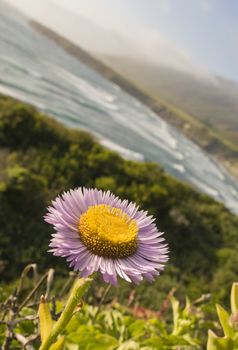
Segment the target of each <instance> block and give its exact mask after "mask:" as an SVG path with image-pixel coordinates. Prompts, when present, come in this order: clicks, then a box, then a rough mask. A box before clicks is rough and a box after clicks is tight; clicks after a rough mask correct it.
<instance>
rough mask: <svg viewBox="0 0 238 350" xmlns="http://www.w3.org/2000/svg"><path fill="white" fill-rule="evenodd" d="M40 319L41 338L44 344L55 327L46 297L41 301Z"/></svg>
mask: <svg viewBox="0 0 238 350" xmlns="http://www.w3.org/2000/svg"><path fill="white" fill-rule="evenodd" d="M39 319H40V336H41V341H42V342H43V341H44V340H45V339H46V338H47V337H48V335H49V334H50V332H51V330H52V327H53V321H52V318H51V314H50V308H49V305H48V303H46V301H45V298H44V296H42V297H41V299H40V306H39Z"/></svg>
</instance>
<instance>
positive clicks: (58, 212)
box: [45, 188, 168, 284]
mask: <svg viewBox="0 0 238 350" xmlns="http://www.w3.org/2000/svg"><path fill="white" fill-rule="evenodd" d="M154 220H155V219H154V218H153V217H152V216H148V214H147V212H145V211H143V210H139V209H138V207H137V206H136V205H135V204H134V203H131V202H128V201H127V200H121V199H119V198H118V197H116V196H115V195H114V194H113V193H111V192H110V191H107V192H104V191H100V190H97V189H86V188H77V189H74V190H70V191H68V192H64V193H63V194H62V195H61V196H58V197H57V198H56V199H55V200H54V201H52V206H50V207H48V212H47V214H46V216H45V221H46V222H48V223H49V224H52V225H53V226H54V229H55V231H56V233H54V234H53V235H52V239H51V242H50V252H52V253H53V254H54V255H56V256H61V257H65V258H66V259H67V261H68V262H69V263H70V267H72V268H73V269H74V270H75V271H79V272H80V275H81V277H86V276H89V275H91V274H92V273H94V272H96V271H100V273H101V274H102V276H103V279H104V281H105V282H107V283H111V284H116V283H117V277H118V276H120V277H121V278H123V279H125V280H126V281H128V282H134V283H139V282H140V281H141V280H142V279H143V278H145V279H147V280H149V281H153V280H154V278H155V277H156V276H158V275H159V273H160V270H163V268H164V264H165V263H166V262H167V260H168V248H167V245H166V244H164V243H163V242H164V238H163V237H162V232H159V231H158V229H157V227H156V225H155V223H154Z"/></svg>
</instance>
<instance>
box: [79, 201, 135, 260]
mask: <svg viewBox="0 0 238 350" xmlns="http://www.w3.org/2000/svg"><path fill="white" fill-rule="evenodd" d="M78 228H79V234H80V238H81V240H82V242H83V244H84V245H85V246H86V247H87V248H88V249H89V250H90V251H91V252H92V253H94V254H97V255H99V256H104V257H107V258H124V257H127V256H130V255H132V254H133V253H135V251H136V249H137V233H138V226H137V223H136V221H135V220H133V219H131V218H130V217H129V215H127V214H126V213H124V212H123V211H122V210H121V209H118V208H114V207H111V206H110V205H105V204H100V205H95V206H92V207H89V209H88V210H87V211H86V212H85V213H84V214H83V215H82V216H81V217H80V219H79V225H78Z"/></svg>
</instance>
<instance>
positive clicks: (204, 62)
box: [8, 0, 238, 81]
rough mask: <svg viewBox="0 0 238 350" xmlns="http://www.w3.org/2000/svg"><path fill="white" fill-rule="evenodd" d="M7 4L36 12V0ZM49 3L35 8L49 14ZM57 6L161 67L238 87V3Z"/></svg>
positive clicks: (113, 0) (63, 0)
mask: <svg viewBox="0 0 238 350" xmlns="http://www.w3.org/2000/svg"><path fill="white" fill-rule="evenodd" d="M8 1H11V2H12V3H14V4H15V5H18V6H20V4H24V3H25V4H27V5H28V6H25V9H29V8H30V7H34V6H36V2H34V1H33V0H8ZM47 1H49V0H41V1H40V2H37V6H38V8H39V6H42V8H43V6H45V8H46V7H47ZM54 2H55V3H59V4H61V5H63V6H64V7H65V8H67V9H70V10H73V11H74V12H75V13H77V12H78V13H80V14H81V15H83V16H84V17H87V18H89V19H91V20H92V21H93V22H95V23H97V24H99V25H100V26H102V27H105V28H108V29H110V30H111V29H113V30H114V31H118V32H120V33H122V34H124V36H128V37H129V38H130V39H132V40H133V41H134V42H139V43H140V45H141V46H142V50H144V52H147V51H148V52H147V54H148V55H150V56H151V57H153V56H155V57H160V58H161V57H162V61H163V62H165V61H166V60H168V62H169V64H171V65H174V66H175V67H176V64H177V62H178V64H177V66H178V67H179V68H181V67H182V69H183V67H185V66H186V65H188V66H189V65H190V68H189V69H190V70H191V69H192V70H196V67H198V70H199V69H200V68H201V70H203V69H204V71H208V72H211V73H215V74H219V75H222V76H224V77H227V78H230V79H233V80H236V81H238V64H237V62H238V0H54ZM22 8H23V6H21V9H22ZM37 11H38V10H37ZM37 11H36V12H37ZM45 13H46V15H47V10H45ZM66 34H67V33H66ZM147 42H150V46H148V45H147ZM153 46H154V47H155V46H157V51H156V50H154V51H153ZM193 63H194V65H193Z"/></svg>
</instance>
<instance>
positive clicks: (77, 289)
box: [39, 278, 93, 350]
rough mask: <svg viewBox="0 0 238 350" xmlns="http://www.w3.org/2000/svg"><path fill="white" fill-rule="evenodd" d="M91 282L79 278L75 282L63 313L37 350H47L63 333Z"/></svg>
mask: <svg viewBox="0 0 238 350" xmlns="http://www.w3.org/2000/svg"><path fill="white" fill-rule="evenodd" d="M92 281H93V278H80V279H78V280H77V281H76V283H75V284H74V286H73V288H72V291H71V293H70V296H69V299H68V301H67V303H66V306H65V309H64V311H63V312H62V314H61V316H60V318H59V319H58V321H57V322H56V323H55V325H54V327H53V329H52V331H51V332H50V334H49V336H48V337H47V338H46V339H45V341H44V342H43V343H42V345H41V347H40V349H39V350H48V349H49V348H50V346H51V345H52V344H53V343H54V342H55V341H56V340H57V337H58V335H59V334H61V333H62V332H63V331H64V329H65V328H66V326H67V324H68V323H69V321H70V320H71V318H72V316H73V312H74V310H75V308H76V306H77V304H78V303H79V302H80V300H81V298H82V296H83V295H84V293H85V292H86V291H87V289H88V287H89V286H90V284H91V283H92Z"/></svg>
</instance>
